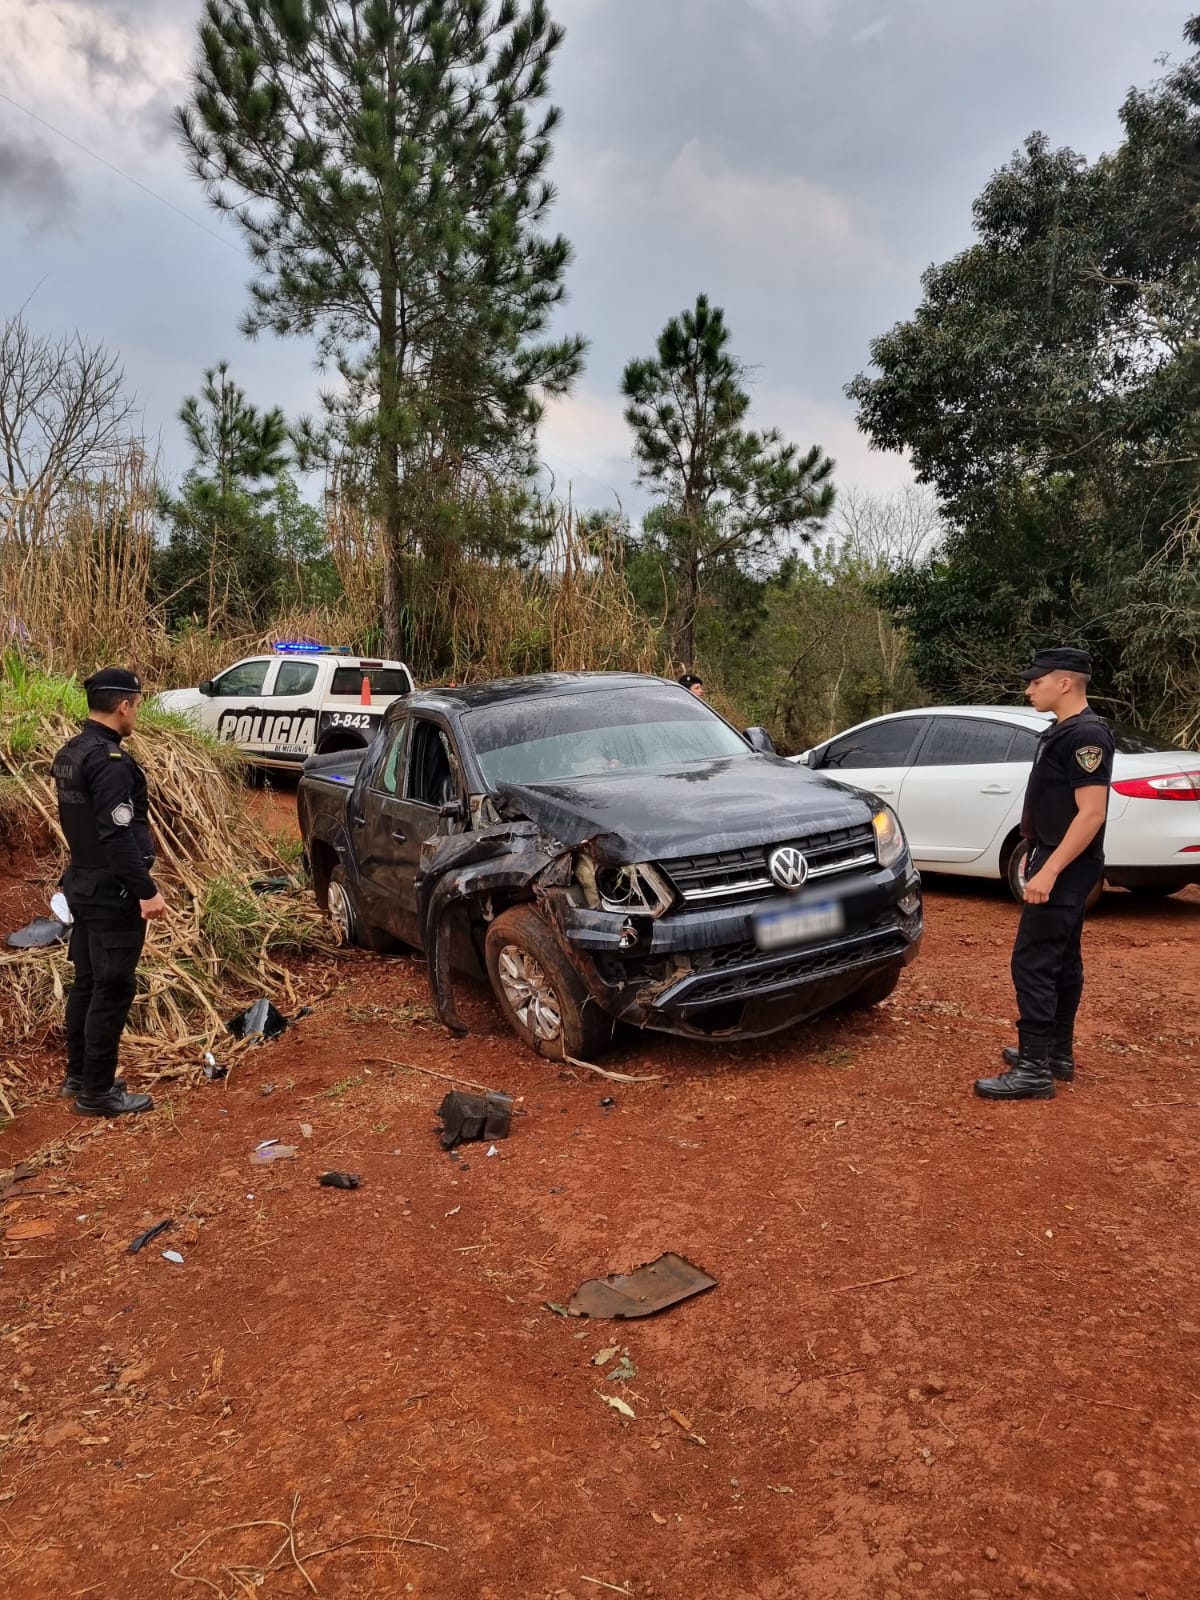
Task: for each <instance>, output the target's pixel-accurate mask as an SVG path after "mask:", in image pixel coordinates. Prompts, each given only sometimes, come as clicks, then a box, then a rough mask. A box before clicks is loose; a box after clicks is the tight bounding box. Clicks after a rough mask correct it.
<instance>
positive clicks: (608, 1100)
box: [600, 1094, 617, 1111]
mask: <svg viewBox="0 0 1200 1600" xmlns="http://www.w3.org/2000/svg"><path fill="white" fill-rule="evenodd" d="M616 1103H617V1102H616V1101H615V1100H614V1099H613V1097H612V1095H610V1094H606V1095H605V1096H604V1099H603V1100H601V1102H600V1104H601V1106H603V1108H604V1110H605V1111H611V1110H612V1108H613V1107H614V1106H615V1105H616Z"/></svg>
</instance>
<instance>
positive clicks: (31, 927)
mask: <svg viewBox="0 0 1200 1600" xmlns="http://www.w3.org/2000/svg"><path fill="white" fill-rule="evenodd" d="M67 932H68V929H67V925H66V923H65V922H60V921H59V920H58V918H57V917H34V919H33V921H32V922H27V923H26V924H25V926H24V927H23V928H18V929H17V931H16V933H10V934H9V936H8V938H7V939H6V940H5V941H4V942H5V943H6V944H7V945H8V946H9V947H10V948H11V949H13V950H46V949H48V948H49V947H50V946H51V945H52V944H61V943H62V941H63V940H64V939H65V938H66V937H67Z"/></svg>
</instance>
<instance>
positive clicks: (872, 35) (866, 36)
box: [850, 14, 892, 44]
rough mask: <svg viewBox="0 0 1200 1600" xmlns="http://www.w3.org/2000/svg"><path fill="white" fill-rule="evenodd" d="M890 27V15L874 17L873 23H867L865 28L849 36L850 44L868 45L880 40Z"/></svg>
mask: <svg viewBox="0 0 1200 1600" xmlns="http://www.w3.org/2000/svg"><path fill="white" fill-rule="evenodd" d="M891 25H892V19H891V16H890V14H889V15H888V16H884V17H876V18H875V21H874V22H868V23H867V25H866V27H865V28H860V29H859V30H858V32H857V33H852V34H851V35H850V43H851V44H870V43H871V42H872V41H873V40H875V39H882V38H883V36H884V34H885V33H886V32H887V31H888V29H889V28H890V27H891Z"/></svg>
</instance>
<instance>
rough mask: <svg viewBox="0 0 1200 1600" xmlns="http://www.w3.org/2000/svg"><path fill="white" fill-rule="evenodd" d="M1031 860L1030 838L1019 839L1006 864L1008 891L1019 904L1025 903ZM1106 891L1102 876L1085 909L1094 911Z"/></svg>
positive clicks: (1088, 898)
mask: <svg viewBox="0 0 1200 1600" xmlns="http://www.w3.org/2000/svg"><path fill="white" fill-rule="evenodd" d="M1028 861H1029V840H1028V839H1018V840H1017V842H1016V844H1015V845H1014V846H1013V847H1012V849H1011V850H1010V851H1009V853H1008V860H1007V862H1006V863H1005V866H1004V878H1005V882H1006V883H1007V884H1008V892H1009V894H1011V895H1012V897H1013V899H1014V900H1015V901H1017V903H1018V904H1024V901H1025V885H1026V883H1027V882H1028V881H1029V880H1028V879H1027V877H1026V876H1025V868H1026V865H1027V863H1028ZM1103 893H1104V879H1103V878H1101V879H1100V881H1099V882H1098V883H1097V884H1096V886H1095V888H1094V889H1093V890H1092V891H1091V893H1090V894H1089V895H1088V897H1087V900H1086V902H1085V910H1087V911H1094V910H1095V908H1096V906H1097V905H1098V904H1099V903H1100V896H1101V895H1102V894H1103Z"/></svg>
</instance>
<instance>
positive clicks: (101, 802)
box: [53, 667, 167, 1117]
mask: <svg viewBox="0 0 1200 1600" xmlns="http://www.w3.org/2000/svg"><path fill="white" fill-rule="evenodd" d="M84 688H85V689H86V691H87V703H88V719H87V721H86V722H85V723H84V725H83V728H82V730H81V732H79V733H77V734H76V735H75V737H74V738H73V739H69V740H68V741H67V743H66V744H65V745H64V746H63V747H62V749H61V750H60V751H59V752H58V754H57V755H56V756H55V758H54V768H53V772H54V782H55V786H56V788H57V790H58V816H59V821H60V822H61V823H62V830H63V833H64V834H65V835H66V840H67V846H68V848H69V849H70V852H71V864H70V866H69V867H68V868H67V870H66V872H65V873H64V875H63V880H62V886H63V890H64V892H65V894H66V897H67V904H68V905H69V906H70V908H71V914H72V916H73V918H74V923H73V926H72V929H71V943H70V947H69V954H70V958H71V961H72V962H73V963H74V967H75V982H74V983H73V985H72V986H71V992H70V994H69V995H68V996H67V1076H66V1080H65V1082H64V1083H63V1085H62V1088H61V1090H60V1091H59V1092H60V1094H62V1095H63V1097H64V1098H73V1099H74V1101H75V1106H74V1109H75V1110H76V1111H77V1112H78V1113H79V1114H80V1115H81V1116H87V1117H116V1116H121V1115H124V1114H126V1113H129V1112H136V1111H149V1110H151V1108H152V1107H153V1104H154V1102H153V1101H152V1100H151V1098H150V1096H149V1095H148V1094H129V1093H128V1092H127V1090H126V1088H125V1085H124V1083H123V1082H121V1081H120V1080H119V1079H118V1078H117V1075H116V1073H117V1048H118V1045H119V1043H120V1038H121V1030H122V1029H123V1028H124V1026H125V1022H126V1019H127V1018H128V1016H129V1008H130V1006H131V1005H132V1004H133V997H134V993H135V989H136V973H137V964H138V957H139V956H140V955H141V953H142V946H143V945H144V944H145V941H146V923H147V922H148V921H152V920H154V919H155V918H157V917H161V916H164V915H165V914H166V910H167V907H166V902H165V901H164V900H163V897H162V895H161V894H160V893H159V892H158V889H157V887H156V886H155V883H154V879H153V878H152V877H151V876H150V868H151V867H152V866H153V865H154V844H153V841H152V840H151V837H150V827H149V822H148V805H147V795H146V774H145V773H144V772H143V771H142V769H141V767H139V766H138V764H137V762H136V761H135V760H134V758H133V757H132V756H131V755H130V754H129V752H128V751H127V750H124V749H122V747H121V741H122V739H124V738H126V737H127V735H129V734H131V733H132V732H133V729H134V726H135V724H136V723H137V714H138V707H139V706H140V704H141V698H142V686H141V684H140V683H139V682H138V679H137V676H136V675H135V674H134V673H132V672H127V671H126V670H125V669H124V668H123V667H105V668H104V670H103V671H101V672H97V673H94V674H93V676H92V677H90V678H88V679H87V681H86V683H85V684H84Z"/></svg>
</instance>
